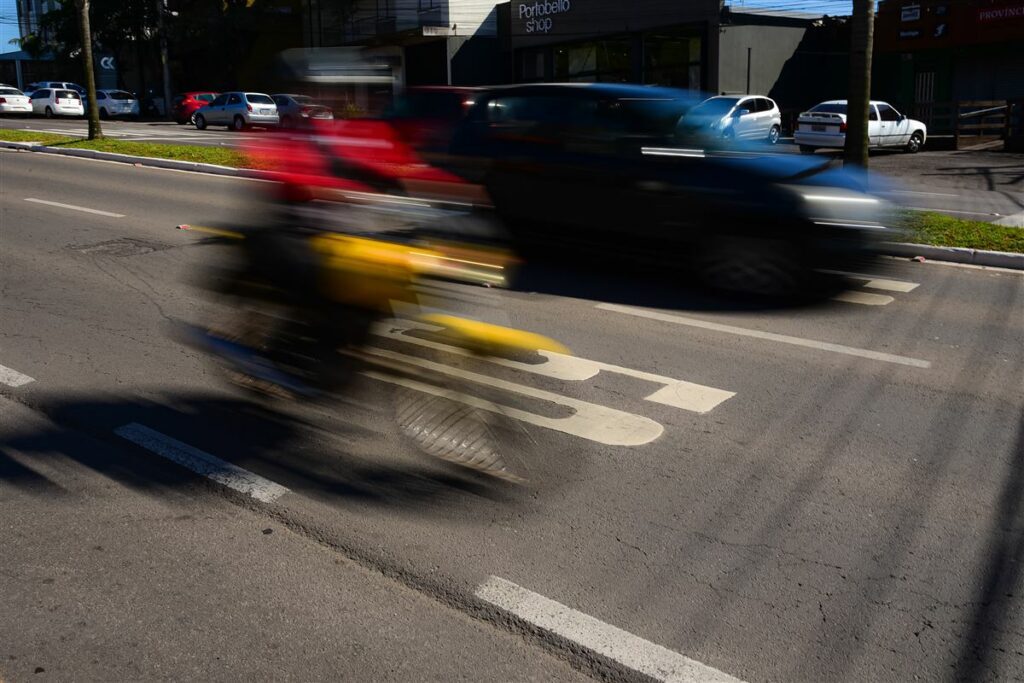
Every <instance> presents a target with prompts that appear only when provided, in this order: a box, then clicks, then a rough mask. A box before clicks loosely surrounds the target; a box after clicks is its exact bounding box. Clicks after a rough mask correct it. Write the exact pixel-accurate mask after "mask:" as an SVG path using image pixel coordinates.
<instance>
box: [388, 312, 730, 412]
mask: <svg viewBox="0 0 1024 683" xmlns="http://www.w3.org/2000/svg"><path fill="white" fill-rule="evenodd" d="M412 329H419V330H425V331H430V332H438V331H440V330H441V328H439V327H436V326H433V325H427V324H425V323H420V322H415V321H411V320H388V321H384V322H383V323H382V324H381V325H380V327H379V328H378V329H377V330H375V334H377V335H379V336H382V337H387V338H388V339H397V340H398V341H402V342H405V343H408V344H416V345H418V346H423V347H425V348H429V349H434V350H436V351H444V352H445V353H452V354H456V355H459V356H471V355H474V354H472V353H471V352H470V351H467V350H466V349H462V348H459V347H457V346H451V345H449V344H443V343H440V342H435V341H430V340H428V339H422V338H420V337H413V336H409V335H407V334H405V333H406V332H408V331H409V330H412ZM538 353H539V354H540V355H541V356H542V357H543V358H544V361H545V362H543V363H523V362H520V361H514V360H509V359H507V358H495V357H491V356H487V357H482V360H486V361H487V362H489V363H493V364H495V365H501V366H503V367H507V368H514V369H516V370H522V371H525V372H531V373H533V374H536V375H542V376H544V377H551V378H552V379H558V380H566V381H571V382H582V381H585V380H588V379H591V378H593V377H595V376H597V374H598V373H599V372H601V371H602V370H604V371H606V372H614V373H617V374H620V375H625V376H627V377H635V378H636V379H642V380H644V381H647V382H653V383H655V384H661V385H663V386H662V388H660V389H658V390H657V391H655V392H654V393H652V394H650V395H648V396H645V397H644V400H645V401H651V402H653V403H660V404H662V405H666V406H671V407H673V408H679V409H681V410H687V411H691V412H694V413H707V412H709V411H711V410H712V409H714V408H715V407H716V406H718V405H719V404H720V403H722V402H724V401H726V400H728V399H730V398H732V397H733V396H735V395H736V393H735V392H732V391H725V390H723V389H716V388H714V387H708V386H704V385H703V384H694V383H693V382H687V381H685V380H680V379H673V378H672V377H664V376H662V375H656V374H654V373H651V372H644V371H642V370H634V369H632V368H626V367H622V366H620V365H613V364H611V363H603V362H601V361H596V360H590V359H587V358H577V357H576V356H567V355H564V354H561V353H554V352H551V351H538Z"/></svg>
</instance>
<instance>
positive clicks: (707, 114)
mask: <svg viewBox="0 0 1024 683" xmlns="http://www.w3.org/2000/svg"><path fill="white" fill-rule="evenodd" d="M677 133H678V134H679V135H680V136H683V137H685V138H691V137H700V136H702V135H703V136H713V137H716V138H724V139H726V140H750V141H754V140H757V141H761V140H763V141H765V142H768V143H770V144H773V145H774V144H775V143H777V142H778V141H779V136H780V135H781V133H782V112H780V111H779V106H778V105H777V104H775V101H774V100H772V99H770V98H767V97H762V96H759V95H719V96H716V97H709V98H708V99H706V100H704V101H703V102H701V103H700V104H698V105H697V106H696V107H694V108H693V109H691V110H690V111H688V112H686V114H685V115H684V116H683V118H682V119H680V120H679V125H678V127H677Z"/></svg>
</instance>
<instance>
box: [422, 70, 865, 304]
mask: <svg viewBox="0 0 1024 683" xmlns="http://www.w3.org/2000/svg"><path fill="white" fill-rule="evenodd" d="M699 101H700V99H698V98H695V97H692V96H690V95H689V94H688V93H686V92H682V91H677V90H673V89H664V88H650V87H644V86H625V85H612V84H588V85H556V84H544V85H524V86H511V87H500V88H493V89H488V90H484V91H480V92H476V93H475V94H474V96H473V103H472V105H471V106H470V107H469V109H468V111H467V113H466V115H465V117H464V118H463V119H462V121H461V123H460V124H459V126H458V129H457V130H456V132H455V134H454V136H453V139H452V142H451V144H450V146H449V149H448V153H447V154H443V155H436V159H435V162H436V163H439V164H443V165H445V166H447V167H448V168H449V169H451V170H454V171H455V172H457V173H459V174H460V175H462V176H464V177H467V178H469V179H471V180H474V181H476V182H479V183H482V184H483V185H485V187H486V188H487V190H488V193H489V195H490V197H491V199H492V200H493V202H494V205H495V209H496V210H497V212H498V214H499V215H500V217H501V218H502V219H503V222H504V223H505V224H506V227H507V228H508V229H509V230H510V232H511V233H512V235H513V237H514V239H515V240H516V241H517V242H519V244H520V245H521V246H523V247H525V248H531V247H543V248H544V249H546V250H551V249H553V248H556V247H560V248H562V249H566V250H568V251H569V253H572V254H580V253H581V252H583V251H585V250H589V251H591V252H596V253H599V254H603V255H605V256H608V257H613V258H614V259H615V260H617V261H619V260H622V259H625V258H632V259H634V260H638V261H639V262H640V263H658V264H662V265H668V266H671V267H673V268H676V267H678V268H682V269H684V270H685V272H688V273H694V274H697V275H698V276H699V277H700V278H701V279H702V280H703V281H704V282H705V283H707V284H709V285H711V286H714V287H716V288H724V289H730V290H744V291H756V292H759V293H765V294H785V293H791V292H794V291H796V290H798V289H800V288H802V287H804V286H805V285H807V284H808V283H810V282H811V281H812V280H813V281H815V282H817V280H818V277H817V274H818V273H819V272H820V271H821V270H823V269H824V270H849V269H851V268H852V267H854V265H855V264H860V265H862V262H863V260H866V258H867V257H869V256H870V254H871V248H870V247H871V245H872V244H873V238H874V236H875V235H876V234H881V233H883V232H884V230H883V229H881V224H880V221H881V219H882V216H881V211H882V209H883V208H884V203H883V202H881V201H880V200H879V199H877V198H875V197H872V196H869V195H867V194H865V192H864V191H863V188H864V187H865V184H864V182H863V179H862V178H860V177H858V176H857V175H855V174H853V173H846V172H844V171H843V170H841V169H833V168H829V166H828V162H827V161H825V160H812V159H805V158H801V157H798V156H796V155H777V154H760V155H757V154H749V155H747V154H741V153H735V152H731V153H730V152H713V151H707V152H706V151H704V150H701V149H687V148H684V147H681V146H680V145H679V143H678V140H677V139H676V137H675V129H676V126H677V123H678V121H679V119H680V117H681V116H682V115H683V114H684V113H685V112H686V111H687V110H688V109H689V108H690V107H692V106H693V105H695V104H696V103H698V102H699Z"/></svg>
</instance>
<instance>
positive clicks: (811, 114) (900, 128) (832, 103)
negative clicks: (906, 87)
mask: <svg viewBox="0 0 1024 683" xmlns="http://www.w3.org/2000/svg"><path fill="white" fill-rule="evenodd" d="M793 137H794V139H795V141H796V144H798V145H800V151H801V152H805V153H808V154H809V153H812V152H814V150H816V149H818V148H821V147H827V148H830V149H842V148H843V147H844V146H845V145H846V100H829V101H828V102H822V103H821V104H819V105H817V106H815V107H814V108H812V109H810V110H809V111H805V112H804V113H802V114H800V117H799V118H798V119H797V127H796V130H795V131H794V133H793ZM927 137H928V128H927V126H925V125H924V124H923V123H921V122H920V121H915V120H914V119H911V118H907V117H906V116H904V115H903V114H901V113H899V112H898V111H896V109H894V108H893V107H892V105H890V104H889V103H888V102H879V101H877V100H871V104H870V106H869V107H868V145H869V146H871V147H902V148H904V149H905V150H906V151H908V152H910V153H911V154H913V153H914V152H917V151H918V150H920V149H921V147H923V146H924V142H925V140H926V139H927Z"/></svg>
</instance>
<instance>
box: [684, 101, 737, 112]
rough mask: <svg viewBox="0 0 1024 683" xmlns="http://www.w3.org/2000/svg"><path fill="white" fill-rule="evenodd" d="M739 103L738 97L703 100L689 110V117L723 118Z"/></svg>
mask: <svg viewBox="0 0 1024 683" xmlns="http://www.w3.org/2000/svg"><path fill="white" fill-rule="evenodd" d="M739 101H740V100H739V98H738V97H712V98H711V99H710V100H705V101H703V102H701V103H700V104H698V105H697V106H696V107H694V108H693V109H691V110H690V114H689V115H690V116H725V115H726V114H728V113H729V112H730V111H731V110H732V108H733V107H735V106H736V103H737V102H739Z"/></svg>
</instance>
